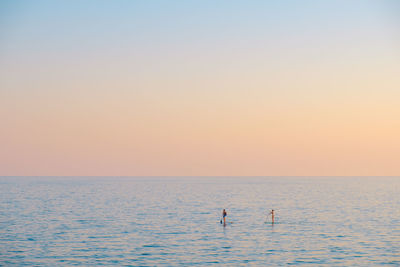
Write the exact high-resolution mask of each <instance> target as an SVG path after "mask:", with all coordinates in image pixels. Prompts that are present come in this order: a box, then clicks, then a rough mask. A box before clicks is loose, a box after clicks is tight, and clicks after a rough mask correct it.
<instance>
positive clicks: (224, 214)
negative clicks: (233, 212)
mask: <svg viewBox="0 0 400 267" xmlns="http://www.w3.org/2000/svg"><path fill="white" fill-rule="evenodd" d="M226 215H227V213H226V210H225V209H224V210H223V211H222V218H223V219H224V225H226ZM221 223H222V220H221Z"/></svg>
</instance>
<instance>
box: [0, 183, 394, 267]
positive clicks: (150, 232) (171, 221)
mask: <svg viewBox="0 0 400 267" xmlns="http://www.w3.org/2000/svg"><path fill="white" fill-rule="evenodd" d="M223 208H226V210H227V212H228V222H229V223H228V225H227V226H226V227H224V226H223V225H221V224H220V218H221V212H222V209H223ZM272 208H273V209H275V210H276V223H275V224H274V225H272V224H271V223H269V222H268V221H269V220H270V218H268V220H267V213H268V210H269V209H272ZM266 221H267V222H266ZM213 264H222V265H227V266H238V265H243V266H247V265H254V266H264V265H304V266H309V265H312V264H315V265H318V266H324V265H327V266H328V265H329V266H332V265H333V266H371V265H383V264H391V265H394V266H400V177H329V178H328V177H312V178H306V177H292V178H289V177H267V178H262V177H258V178H255V177H240V178H228V177H224V178H222V177H214V178H213V177H205V178H204V177H198V178H193V177H187V178H185V177H179V178H178V177H159V178H149V177H147V178H139V177H0V265H3V266H13V265H15V266H21V265H29V266H34V265H40V266H60V265H61V266H62V265H113V266H120V265H131V266H162V265H165V266H176V265H185V266H187V265H202V266H209V265H213Z"/></svg>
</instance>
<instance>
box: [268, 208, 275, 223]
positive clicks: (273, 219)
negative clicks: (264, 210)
mask: <svg viewBox="0 0 400 267" xmlns="http://www.w3.org/2000/svg"><path fill="white" fill-rule="evenodd" d="M268 215H271V218H272V223H274V222H275V213H274V210H271V211H270V212H269V214H268Z"/></svg>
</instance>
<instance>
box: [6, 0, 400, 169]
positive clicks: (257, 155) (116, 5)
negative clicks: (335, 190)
mask: <svg viewBox="0 0 400 267" xmlns="http://www.w3.org/2000/svg"><path fill="white" fill-rule="evenodd" d="M0 175H3V176H14V175H15V176H40V175H49V176H51V175H60V176H64V175H65V176H84V175H93V176H97V175H101V176H114V175H115V176H120V175H121V176H219V175H223V176H322V175H323V176H352V175H355V176H356V175H357V176H358V175H360V176H361V175H365V176H379V175H394V176H396V175H400V4H399V2H398V1H394V0H390V1H388V0H380V1H368V0H365V1H361V0H354V1H347V0H346V1H340V0H339V1H325V0H323V1H307V0H306V1H295V0H291V1H288V0H282V1H256V0H254V1H244V0H243V1H222V0H221V1H207V0H206V1H153V0H150V1H90V0H87V1H75V0H72V1H62V0H61V1H41V0H38V1H19V0H16V1H11V0H10V1H7V0H4V1H1V2H0Z"/></svg>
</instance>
